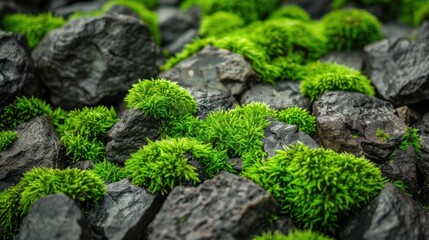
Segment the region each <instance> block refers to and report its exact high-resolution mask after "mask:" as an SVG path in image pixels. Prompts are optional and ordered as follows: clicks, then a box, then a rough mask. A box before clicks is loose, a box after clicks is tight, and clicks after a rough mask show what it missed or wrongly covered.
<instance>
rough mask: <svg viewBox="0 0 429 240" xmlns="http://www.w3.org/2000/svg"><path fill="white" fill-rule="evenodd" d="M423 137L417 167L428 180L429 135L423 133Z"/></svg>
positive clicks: (424, 178) (423, 177)
mask: <svg viewBox="0 0 429 240" xmlns="http://www.w3.org/2000/svg"><path fill="white" fill-rule="evenodd" d="M421 138H422V141H421V157H420V158H419V159H418V160H417V169H418V170H419V172H420V174H421V177H422V179H423V180H424V181H427V180H429V135H428V134H423V135H421ZM428 186H429V185H428Z"/></svg>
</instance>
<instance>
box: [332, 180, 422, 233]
mask: <svg viewBox="0 0 429 240" xmlns="http://www.w3.org/2000/svg"><path fill="white" fill-rule="evenodd" d="M428 214H429V213H428V212H426V211H424V210H423V209H422V208H421V207H420V206H419V205H418V204H417V203H416V202H415V201H414V200H412V199H411V198H409V197H408V196H407V195H406V194H405V193H404V192H402V191H401V190H399V189H398V188H396V187H395V186H394V185H392V184H391V183H386V184H385V186H384V189H383V190H382V191H381V193H380V194H379V196H378V197H376V198H375V199H374V200H373V201H372V202H371V203H370V204H369V205H368V206H367V207H365V208H364V209H363V210H362V212H361V213H359V214H358V215H357V216H355V217H354V218H353V219H352V220H351V221H350V222H349V223H348V224H347V225H346V226H345V227H344V228H343V229H342V230H340V233H339V236H340V239H347V240H355V239H356V240H357V239H368V240H370V239H371V240H372V239H429V228H427V225H428V224H429V215H428Z"/></svg>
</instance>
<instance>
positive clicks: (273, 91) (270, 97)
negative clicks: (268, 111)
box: [241, 81, 311, 110]
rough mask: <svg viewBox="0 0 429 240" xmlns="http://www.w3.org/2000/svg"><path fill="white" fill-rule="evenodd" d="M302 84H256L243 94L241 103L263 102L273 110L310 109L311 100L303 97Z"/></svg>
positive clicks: (285, 82)
mask: <svg viewBox="0 0 429 240" xmlns="http://www.w3.org/2000/svg"><path fill="white" fill-rule="evenodd" d="M300 84H301V83H300V82H299V81H295V82H294V81H279V82H276V83H275V84H274V85H273V84H268V83H260V84H256V85H255V86H254V87H252V88H251V89H250V90H249V91H247V92H245V93H244V94H243V97H242V98H241V103H242V104H249V103H251V102H263V103H266V104H268V105H269V106H270V107H271V108H274V109H279V110H281V109H285V108H290V107H296V106H297V107H300V108H304V109H310V106H311V102H310V99H309V98H308V97H304V96H302V95H301V93H300V90H299V87H300Z"/></svg>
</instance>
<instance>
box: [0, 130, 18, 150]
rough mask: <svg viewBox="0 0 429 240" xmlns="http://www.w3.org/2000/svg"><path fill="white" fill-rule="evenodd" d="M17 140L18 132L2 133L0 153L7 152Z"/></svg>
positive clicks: (0, 136)
mask: <svg viewBox="0 0 429 240" xmlns="http://www.w3.org/2000/svg"><path fill="white" fill-rule="evenodd" d="M17 138H18V136H17V134H16V132H13V131H0V152H1V151H4V150H6V149H7V148H8V147H9V145H10V144H12V143H13V141H15V139H17Z"/></svg>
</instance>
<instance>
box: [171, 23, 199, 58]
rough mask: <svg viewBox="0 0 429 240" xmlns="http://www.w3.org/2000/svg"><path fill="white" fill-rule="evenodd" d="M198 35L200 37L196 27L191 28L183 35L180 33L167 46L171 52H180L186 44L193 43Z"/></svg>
mask: <svg viewBox="0 0 429 240" xmlns="http://www.w3.org/2000/svg"><path fill="white" fill-rule="evenodd" d="M196 37H198V31H197V30H196V29H194V28H192V29H189V30H188V31H186V32H185V33H183V34H182V35H180V36H179V37H178V38H177V39H176V40H175V41H174V42H172V43H171V44H169V45H168V46H166V47H165V49H167V50H168V52H169V53H170V54H177V53H180V52H181V51H182V50H183V48H184V47H185V45H186V44H188V43H191V42H192V41H193V40H194V39H195V38H196Z"/></svg>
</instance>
